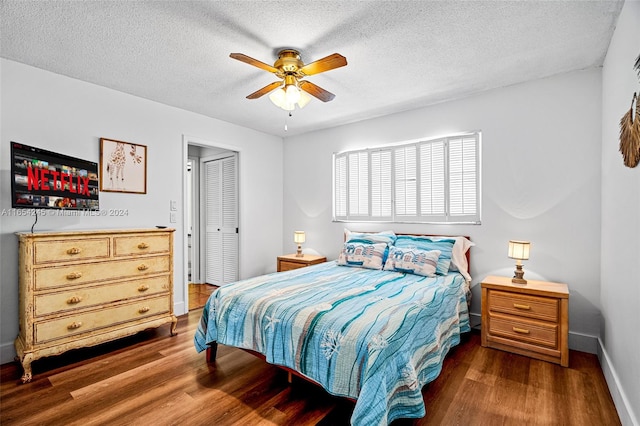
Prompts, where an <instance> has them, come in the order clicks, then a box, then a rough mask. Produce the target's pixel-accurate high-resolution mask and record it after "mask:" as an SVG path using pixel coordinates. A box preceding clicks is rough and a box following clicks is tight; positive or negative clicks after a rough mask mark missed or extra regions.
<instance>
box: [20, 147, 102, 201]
mask: <svg viewBox="0 0 640 426" xmlns="http://www.w3.org/2000/svg"><path fill="white" fill-rule="evenodd" d="M11 175H12V177H13V179H12V181H11V196H12V198H13V199H12V202H11V204H12V207H14V208H20V207H23V208H49V209H76V210H99V203H98V163H94V162H92V161H86V160H82V159H80V158H75V157H70V156H68V155H64V154H59V153H56V152H52V151H47V150H45V149H41V148H36V147H33V146H29V145H24V144H21V143H18V142H11Z"/></svg>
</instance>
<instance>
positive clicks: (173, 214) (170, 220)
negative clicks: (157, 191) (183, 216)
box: [169, 212, 176, 223]
mask: <svg viewBox="0 0 640 426" xmlns="http://www.w3.org/2000/svg"><path fill="white" fill-rule="evenodd" d="M169 222H171V223H176V214H175V212H171V213H169Z"/></svg>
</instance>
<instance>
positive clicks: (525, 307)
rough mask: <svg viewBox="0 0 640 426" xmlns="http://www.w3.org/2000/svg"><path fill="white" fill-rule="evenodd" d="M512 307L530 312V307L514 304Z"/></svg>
mask: <svg viewBox="0 0 640 426" xmlns="http://www.w3.org/2000/svg"><path fill="white" fill-rule="evenodd" d="M513 307H514V308H516V309H522V310H525V311H530V310H531V306H529V305H523V304H521V303H514V304H513Z"/></svg>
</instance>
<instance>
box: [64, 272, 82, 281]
mask: <svg viewBox="0 0 640 426" xmlns="http://www.w3.org/2000/svg"><path fill="white" fill-rule="evenodd" d="M80 277H82V272H72V273H70V274H67V279H68V280H77V279H78V278H80Z"/></svg>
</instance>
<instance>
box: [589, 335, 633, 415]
mask: <svg viewBox="0 0 640 426" xmlns="http://www.w3.org/2000/svg"><path fill="white" fill-rule="evenodd" d="M598 359H599V360H600V366H601V367H602V373H603V374H604V378H605V380H606V381H607V386H609V393H611V398H613V403H614V405H615V406H616V410H617V411H618V417H620V423H622V426H640V423H638V418H637V417H636V415H635V413H634V412H633V407H632V405H631V403H630V402H629V399H628V398H627V395H626V394H625V393H624V390H623V389H622V387H621V386H620V379H619V378H618V374H617V373H616V370H615V369H614V368H613V364H612V363H611V359H610V358H609V355H608V354H607V351H606V350H605V349H604V345H603V344H602V340H600V339H598Z"/></svg>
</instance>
